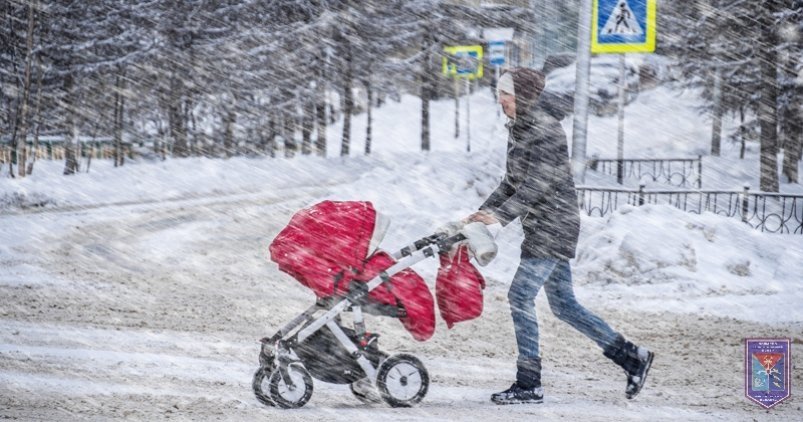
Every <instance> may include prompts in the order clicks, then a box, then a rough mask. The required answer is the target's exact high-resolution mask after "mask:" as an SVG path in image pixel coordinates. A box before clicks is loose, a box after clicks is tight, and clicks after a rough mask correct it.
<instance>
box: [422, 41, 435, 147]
mask: <svg viewBox="0 0 803 422" xmlns="http://www.w3.org/2000/svg"><path fill="white" fill-rule="evenodd" d="M430 43H431V39H430V38H429V37H428V36H425V37H424V42H423V44H422V46H421V48H422V49H423V50H424V55H423V56H424V58H423V60H424V62H423V64H422V66H421V76H420V78H421V151H429V100H430V98H432V85H431V79H432V75H431V69H430V65H429V64H430V61H432V60H431V57H430V53H429V48H430V47H431V45H430Z"/></svg>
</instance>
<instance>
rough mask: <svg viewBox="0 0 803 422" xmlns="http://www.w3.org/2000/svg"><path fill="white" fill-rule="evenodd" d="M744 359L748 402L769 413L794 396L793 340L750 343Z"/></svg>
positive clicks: (758, 339) (753, 341)
mask: <svg viewBox="0 0 803 422" xmlns="http://www.w3.org/2000/svg"><path fill="white" fill-rule="evenodd" d="M744 355H745V359H744V390H745V391H744V394H745V396H747V398H749V399H750V400H753V401H754V402H756V403H758V404H760V405H761V406H763V407H765V408H767V409H769V408H771V407H773V406H775V405H776V404H778V403H780V402H782V401H784V400H786V399H787V398H788V397H789V396H790V394H791V392H792V386H791V381H792V376H791V370H790V369H791V342H790V340H789V339H778V338H775V339H766V338H749V339H746V340H745V349H744Z"/></svg>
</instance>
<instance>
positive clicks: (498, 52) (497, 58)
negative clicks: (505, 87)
mask: <svg viewBox="0 0 803 422" xmlns="http://www.w3.org/2000/svg"><path fill="white" fill-rule="evenodd" d="M488 61H489V62H490V63H491V65H493V67H494V86H496V84H497V83H499V74H500V70H501V68H502V66H504V65H505V42H504V41H498V40H494V41H488ZM493 95H494V98H496V92H494V93H493ZM496 116H497V117H499V107H497V108H496Z"/></svg>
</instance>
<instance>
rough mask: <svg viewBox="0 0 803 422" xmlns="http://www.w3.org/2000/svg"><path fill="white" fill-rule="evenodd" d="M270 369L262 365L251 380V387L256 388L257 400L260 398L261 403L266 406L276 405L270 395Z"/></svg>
mask: <svg viewBox="0 0 803 422" xmlns="http://www.w3.org/2000/svg"><path fill="white" fill-rule="evenodd" d="M269 371H271V368H267V367H264V366H260V367H259V369H257V371H256V373H255V374H254V379H253V380H252V381H251V387H252V388H253V389H254V395H256V396H257V400H259V402H260V403H262V404H264V405H265V406H275V405H274V404H273V400H271V399H270V396H269V395H268V391H269V390H270V388H269V387H268V384H267V379H266V377H267V375H268V374H269V373H270V372H269Z"/></svg>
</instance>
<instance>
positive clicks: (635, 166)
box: [588, 155, 703, 189]
mask: <svg viewBox="0 0 803 422" xmlns="http://www.w3.org/2000/svg"><path fill="white" fill-rule="evenodd" d="M621 165H622V178H623V179H637V180H642V178H643V177H649V178H650V179H652V181H653V182H660V183H665V184H667V185H670V186H677V187H679V188H693V187H696V188H697V189H700V188H702V187H703V179H702V174H703V157H702V156H699V155H698V156H697V158H667V159H650V158H645V159H640V158H629V159H624V160H622V161H621ZM588 166H589V168H591V170H594V171H597V172H600V173H602V174H607V175H609V176H617V175H618V172H619V160H617V159H616V158H596V157H592V158H591V159H589V160H588Z"/></svg>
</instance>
